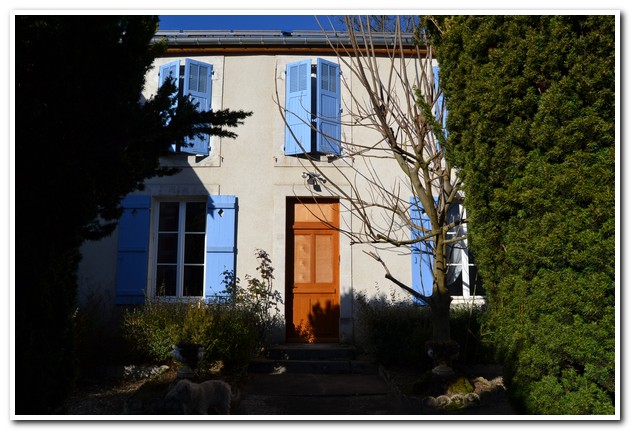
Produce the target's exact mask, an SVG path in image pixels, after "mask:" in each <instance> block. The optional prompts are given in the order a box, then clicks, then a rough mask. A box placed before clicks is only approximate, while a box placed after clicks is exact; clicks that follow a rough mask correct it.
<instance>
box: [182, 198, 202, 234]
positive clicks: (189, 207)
mask: <svg viewBox="0 0 631 431" xmlns="http://www.w3.org/2000/svg"><path fill="white" fill-rule="evenodd" d="M186 232H206V203H205V202H187V203H186Z"/></svg>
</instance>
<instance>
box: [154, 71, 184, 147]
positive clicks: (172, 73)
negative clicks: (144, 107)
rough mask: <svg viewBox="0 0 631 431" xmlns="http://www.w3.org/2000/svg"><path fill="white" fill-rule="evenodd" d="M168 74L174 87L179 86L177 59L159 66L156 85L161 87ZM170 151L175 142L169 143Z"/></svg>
mask: <svg viewBox="0 0 631 431" xmlns="http://www.w3.org/2000/svg"><path fill="white" fill-rule="evenodd" d="M169 76H171V77H172V78H173V84H175V88H179V86H180V62H179V61H172V62H170V63H166V64H163V65H162V66H160V73H159V74H158V86H159V87H162V85H163V84H164V82H165V81H166V80H167V78H168V77H169ZM175 107H177V99H176V100H175V106H174V108H175ZM169 121H170V119H169ZM167 124H168V122H167ZM171 151H172V152H175V151H176V147H175V144H171Z"/></svg>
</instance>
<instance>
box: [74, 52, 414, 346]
mask: <svg viewBox="0 0 631 431" xmlns="http://www.w3.org/2000/svg"><path fill="white" fill-rule="evenodd" d="M195 58H196V59H197V60H200V61H204V62H208V63H211V64H212V65H213V70H214V75H213V79H212V86H213V87H212V107H213V108H214V109H218V108H229V109H233V110H238V109H243V110H246V111H252V112H253V114H252V116H251V117H250V118H247V119H246V120H245V123H244V125H242V126H240V127H239V128H238V129H237V130H236V132H237V134H238V138H236V139H225V138H224V139H219V138H216V137H213V138H212V141H211V142H212V144H211V147H212V150H211V154H210V156H209V157H207V158H198V157H195V156H186V155H174V156H172V157H170V158H169V159H168V160H165V161H164V163H165V164H167V165H171V166H179V167H182V172H180V173H179V174H177V175H175V176H172V177H163V178H155V179H151V180H149V181H148V182H147V183H146V185H147V188H146V191H145V192H144V193H149V194H151V195H154V196H166V195H178V196H186V195H189V196H203V195H207V194H222V195H235V196H237V197H238V199H239V213H238V240H237V241H238V242H237V248H238V257H237V275H238V276H239V277H240V278H241V279H242V280H243V279H244V276H245V275H246V274H252V275H255V274H256V266H257V261H256V259H255V256H254V252H255V250H256V249H264V250H266V251H267V252H268V253H270V257H271V259H272V265H273V267H274V268H275V272H274V274H275V277H276V279H275V287H276V288H277V289H278V290H279V291H280V292H281V294H282V295H283V297H284V295H285V292H284V286H285V275H284V274H285V227H286V226H285V210H286V208H285V206H286V198H287V197H292V196H310V195H311V193H312V190H311V189H309V188H308V187H307V185H306V183H305V180H304V179H303V178H302V176H301V174H302V172H304V171H305V170H309V171H312V169H311V168H310V167H309V166H304V162H302V161H301V160H300V159H297V158H295V157H285V156H284V155H283V146H284V135H285V125H284V123H283V120H282V118H281V116H280V114H279V111H278V108H277V105H276V102H275V100H276V90H277V89H278V98H279V103H280V104H281V105H282V104H283V103H284V92H285V78H284V70H285V65H286V64H287V63H289V62H293V61H297V60H301V59H304V58H305V57H304V56H300V57H298V56H285V55H283V56H275V55H255V56H236V55H235V56H225V57H223V56H198V57H195ZM312 58H313V60H314V62H315V58H316V57H315V56H314V57H312ZM324 58H327V57H324ZM176 59H178V58H173V57H170V58H168V59H158V60H157V61H156V64H155V65H156V67H155V68H154V69H152V70H151V71H150V72H149V74H148V76H147V83H146V87H145V93H144V96H145V97H147V98H149V97H151V95H152V94H154V93H155V92H156V90H157V85H158V77H157V71H158V69H159V66H160V65H161V64H163V63H166V62H169V61H173V60H176ZM179 59H180V60H181V61H182V64H183V61H184V59H185V57H181V58H179ZM327 59H329V60H331V61H335V58H333V57H328V58H327ZM342 74H343V76H344V79H347V80H348V79H352V77H351V75H350V73H349V71H348V70H347V69H345V68H344V67H342ZM352 85H353V84H352V82H351V87H349V88H344V89H343V92H342V99H343V102H342V105H343V107H344V109H348V106H347V105H346V104H345V102H344V101H348V100H350V97H349V91H350V89H351V88H352V89H353V90H352V91H353V92H354V93H355V92H358V93H357V94H359V92H360V91H361V89H358V88H356V87H352ZM276 86H277V87H276ZM357 94H355V95H356V96H357ZM347 114H348V113H347V112H346V113H344V114H343V115H347ZM342 134H343V137H344V138H345V139H349V140H360V141H365V142H370V141H371V140H375V139H379V136H378V135H376V134H375V132H374V131H369V130H366V129H358V128H351V127H349V126H344V127H343V130H342ZM336 163H337V164H338V165H342V163H340V162H336ZM355 163H356V164H357V163H358V162H357V161H356V162H355ZM320 165H321V167H322V169H324V170H326V171H327V172H331V174H332V176H333V178H334V179H335V181H336V182H337V183H338V184H341V185H342V187H345V190H347V191H348V192H349V193H350V192H351V188H350V186H346V185H344V184H345V179H344V178H343V177H342V175H341V174H340V173H339V172H336V170H335V168H334V166H333V165H332V164H330V163H327V162H322V163H320ZM378 165H379V172H380V175H382V176H383V179H384V181H391V180H392V179H393V178H395V177H396V176H398V175H399V171H398V169H399V168H398V166H397V165H396V164H395V163H393V162H392V161H389V162H378ZM345 173H346V174H347V175H352V172H351V170H350V169H346V171H345ZM351 178H352V177H351ZM321 195H323V196H326V195H327V194H326V193H322V194H321ZM405 199H407V197H405ZM351 224H353V227H354V228H357V221H356V220H351V217H350V214H348V213H347V212H343V213H342V226H345V225H349V226H350V225H351ZM116 244H117V232H114V234H113V235H112V236H111V237H110V238H107V239H105V240H103V241H100V242H98V243H89V244H86V245H85V246H84V247H83V250H82V251H83V255H84V259H83V262H82V264H81V268H80V272H79V282H80V285H81V292H80V300H82V301H86V300H87V299H88V298H89V297H90V295H92V297H94V294H95V292H96V293H97V294H98V296H101V297H103V298H104V299H103V301H105V302H107V301H108V299H109V300H112V301H113V298H114V290H115V274H116ZM152 247H153V245H150V248H152ZM363 250H374V249H373V248H372V247H370V246H360V245H354V246H352V247H351V245H350V241H349V240H348V238H346V237H345V236H343V235H342V236H341V244H340V289H341V297H342V303H341V321H340V336H341V341H347V340H351V339H352V337H353V324H352V317H353V302H352V300H351V298H352V297H353V295H354V294H357V293H365V294H367V295H368V296H371V295H375V294H384V295H387V296H390V294H391V292H395V294H396V295H398V296H401V297H405V296H406V295H405V294H402V293H401V290H400V289H399V288H397V287H396V286H394V285H393V284H392V283H391V282H389V281H388V280H386V279H385V278H384V271H383V268H382V267H381V266H380V265H379V264H378V263H376V262H375V261H374V260H373V259H371V258H370V257H369V256H367V255H366V254H365V253H363ZM380 256H381V257H382V258H383V260H384V261H385V262H386V263H387V264H388V266H389V268H390V270H391V272H392V273H393V274H394V275H396V277H398V278H399V279H400V280H401V281H402V282H403V283H406V284H408V285H410V284H411V266H410V265H411V263H410V262H411V259H410V255H409V251H408V250H407V249H397V250H386V248H384V250H383V251H380Z"/></svg>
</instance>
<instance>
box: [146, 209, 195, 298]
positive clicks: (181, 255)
mask: <svg viewBox="0 0 631 431" xmlns="http://www.w3.org/2000/svg"><path fill="white" fill-rule="evenodd" d="M206 213H207V212H206V201H183V202H182V201H172V202H169V201H161V202H158V210H157V229H156V230H155V232H156V238H155V239H156V240H155V242H154V243H155V244H156V245H157V246H156V253H155V256H156V259H155V277H154V280H155V285H154V292H155V295H156V296H158V297H174V298H186V297H201V296H203V295H204V264H205V256H206Z"/></svg>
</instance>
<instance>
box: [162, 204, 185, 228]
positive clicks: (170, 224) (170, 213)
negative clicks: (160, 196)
mask: <svg viewBox="0 0 631 431" xmlns="http://www.w3.org/2000/svg"><path fill="white" fill-rule="evenodd" d="M179 215H180V204H179V203H178V202H160V222H159V223H158V230H159V231H161V232H177V229H178V222H179Z"/></svg>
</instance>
